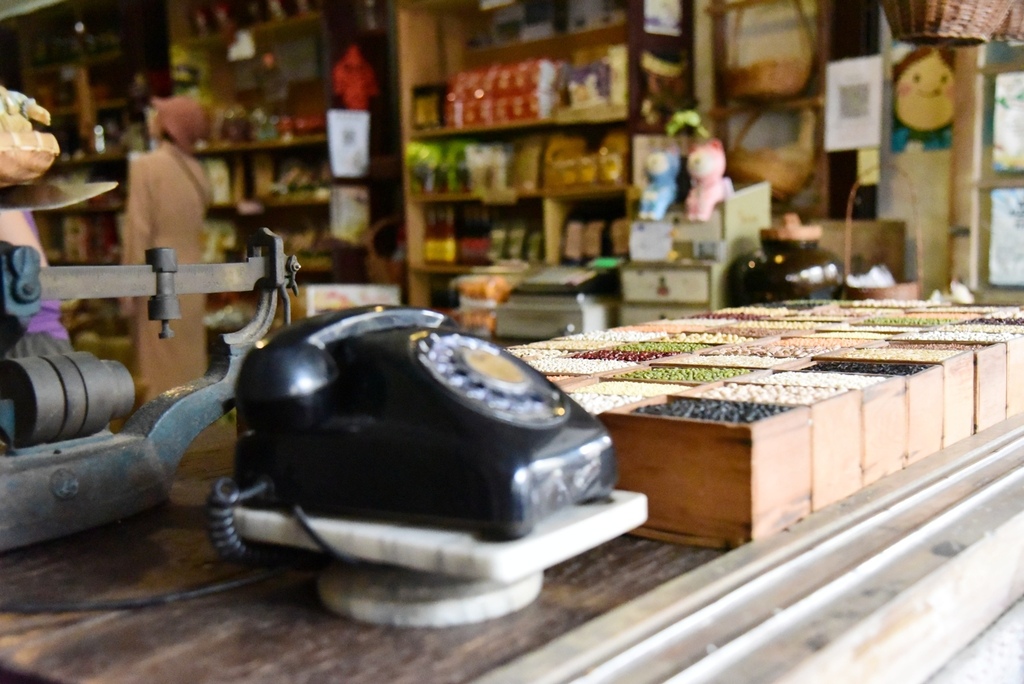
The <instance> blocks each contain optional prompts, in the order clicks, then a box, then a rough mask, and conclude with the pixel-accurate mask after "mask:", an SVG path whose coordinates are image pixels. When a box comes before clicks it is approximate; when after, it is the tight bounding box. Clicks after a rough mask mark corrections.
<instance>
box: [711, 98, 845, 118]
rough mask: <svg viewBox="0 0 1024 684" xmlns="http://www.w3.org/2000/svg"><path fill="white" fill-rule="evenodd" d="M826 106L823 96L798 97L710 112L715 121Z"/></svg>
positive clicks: (743, 103)
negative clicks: (753, 114) (768, 112)
mask: <svg viewBox="0 0 1024 684" xmlns="http://www.w3.org/2000/svg"><path fill="white" fill-rule="evenodd" d="M824 106H825V98H824V97H823V96H821V95H815V96H812V97H797V98H792V99H788V100H764V101H757V102H734V103H730V104H729V105H727V106H724V107H714V108H713V109H711V111H709V112H708V116H710V117H711V118H713V119H726V118H728V117H730V116H733V115H735V114H743V113H746V112H763V111H786V110H798V109H818V108H821V107H824Z"/></svg>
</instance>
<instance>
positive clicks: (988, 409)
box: [889, 331, 1007, 432]
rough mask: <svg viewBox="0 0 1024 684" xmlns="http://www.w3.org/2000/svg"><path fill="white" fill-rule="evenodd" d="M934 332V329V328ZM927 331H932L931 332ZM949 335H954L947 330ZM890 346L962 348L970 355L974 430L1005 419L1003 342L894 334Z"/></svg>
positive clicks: (940, 348)
mask: <svg viewBox="0 0 1024 684" xmlns="http://www.w3.org/2000/svg"><path fill="white" fill-rule="evenodd" d="M936 332H938V331H936ZM931 335H934V333H932V334H931ZM947 335H948V336H949V337H957V336H956V335H954V334H948V333H947ZM889 346H890V347H891V348H893V349H939V350H950V351H966V352H969V353H971V354H973V355H974V431H975V432H977V431H979V430H984V429H985V428H989V427H992V426H993V425H995V424H996V423H999V422H1002V421H1003V420H1006V400H1007V390H1006V383H1007V376H1006V345H1005V344H1003V343H1001V342H997V343H995V344H992V343H976V342H962V341H957V340H950V341H941V342H938V341H932V340H931V339H928V338H924V339H920V338H915V337H911V338H910V339H906V340H905V339H903V338H896V339H893V340H890V341H889Z"/></svg>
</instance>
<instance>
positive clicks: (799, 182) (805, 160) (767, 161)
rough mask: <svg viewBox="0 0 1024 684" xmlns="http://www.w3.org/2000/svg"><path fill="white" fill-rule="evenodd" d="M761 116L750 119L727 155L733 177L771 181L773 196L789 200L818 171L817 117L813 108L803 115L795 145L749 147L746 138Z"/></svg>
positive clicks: (750, 180)
mask: <svg viewBox="0 0 1024 684" xmlns="http://www.w3.org/2000/svg"><path fill="white" fill-rule="evenodd" d="M760 115H761V113H760V112H756V113H754V114H753V115H751V116H750V117H749V118H748V119H747V122H746V123H745V124H744V126H743V128H742V129H741V130H740V132H739V135H737V136H736V141H735V143H734V145H733V147H732V148H731V149H730V150H729V152H728V153H727V154H726V160H727V164H728V173H729V177H730V178H731V179H732V180H733V181H736V182H739V183H758V182H760V181H768V183H770V184H771V186H772V197H774V198H775V199H777V200H783V201H784V200H788V199H790V198H791V197H793V196H794V195H795V194H797V193H798V192H800V191H801V190H802V189H803V188H804V187H805V186H806V185H807V181H808V180H809V179H810V177H811V174H812V173H813V172H814V131H815V126H816V125H817V124H816V117H815V114H814V112H813V111H811V110H805V111H804V112H803V113H802V114H801V121H800V135H799V138H798V140H797V142H796V143H794V144H792V145H786V146H785V147H776V148H763V149H755V150H748V149H746V148H744V147H743V140H744V139H745V138H746V135H747V133H748V132H749V131H750V129H751V127H752V126H753V125H754V122H755V121H757V119H758V118H759V117H760Z"/></svg>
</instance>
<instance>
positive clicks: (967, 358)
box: [814, 348, 974, 462]
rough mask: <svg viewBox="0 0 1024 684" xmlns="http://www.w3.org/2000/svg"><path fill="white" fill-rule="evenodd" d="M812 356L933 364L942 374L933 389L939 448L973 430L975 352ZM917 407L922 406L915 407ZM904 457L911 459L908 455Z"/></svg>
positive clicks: (901, 351)
mask: <svg viewBox="0 0 1024 684" xmlns="http://www.w3.org/2000/svg"><path fill="white" fill-rule="evenodd" d="M814 358H815V360H817V361H860V362H863V361H867V362H875V363H885V364H888V363H892V364H902V363H916V364H919V365H929V366H935V367H937V368H939V369H940V371H941V376H942V380H941V383H940V385H941V386H940V387H938V388H934V387H933V389H932V391H935V390H936V389H938V394H937V396H939V397H941V410H940V415H941V416H942V447H948V446H950V445H952V444H955V443H957V442H959V441H960V440H962V439H966V438H967V437H970V436H971V434H973V432H974V355H973V354H971V353H970V352H955V351H936V350H919V351H916V350H913V349H889V348H881V349H879V348H875V349H844V350H841V351H836V352H830V353H828V354H820V355H818V356H815V357H814ZM915 398H918V397H915ZM918 403H919V404H920V403H925V404H930V403H931V402H927V401H924V402H921V401H919V402H918ZM917 409H918V410H920V409H921V407H920V406H918V407H917ZM929 409H931V407H930V406H929ZM931 410H934V409H931ZM909 411H910V412H911V413H912V414H913V412H914V411H915V407H914V406H913V405H912V406H910V407H909ZM907 460H908V462H909V461H911V457H910V456H909V455H908V459H907ZM914 460H916V459H914Z"/></svg>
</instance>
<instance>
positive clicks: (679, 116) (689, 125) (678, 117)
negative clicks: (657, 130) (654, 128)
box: [665, 109, 711, 139]
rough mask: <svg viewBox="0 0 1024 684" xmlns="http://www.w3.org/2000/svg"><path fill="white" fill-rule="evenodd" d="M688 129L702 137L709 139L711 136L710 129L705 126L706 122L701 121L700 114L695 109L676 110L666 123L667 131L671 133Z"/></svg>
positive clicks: (674, 133)
mask: <svg viewBox="0 0 1024 684" xmlns="http://www.w3.org/2000/svg"><path fill="white" fill-rule="evenodd" d="M683 129H686V131H687V132H688V133H690V134H691V135H696V136H697V137H699V138H701V139H707V138H710V137H711V134H710V133H709V132H708V129H706V128H704V124H702V123H701V120H700V114H698V113H697V111H696V110H694V109H687V110H684V111H681V112H676V113H675V114H673V115H672V118H671V119H669V120H668V123H667V124H665V132H666V133H668V134H669V135H672V136H674V135H677V134H678V133H679V131H681V130H683Z"/></svg>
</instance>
